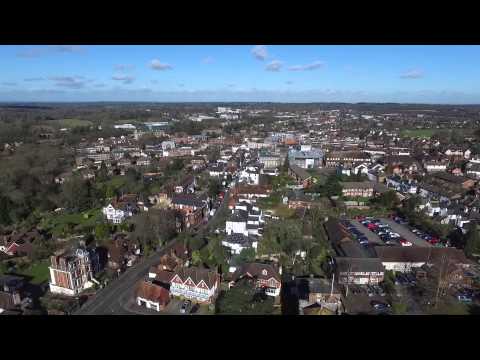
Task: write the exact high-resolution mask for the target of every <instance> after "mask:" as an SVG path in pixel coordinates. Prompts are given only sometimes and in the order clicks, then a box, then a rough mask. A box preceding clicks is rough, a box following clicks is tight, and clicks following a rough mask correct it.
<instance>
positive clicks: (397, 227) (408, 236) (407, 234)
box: [380, 218, 432, 247]
mask: <svg viewBox="0 0 480 360" xmlns="http://www.w3.org/2000/svg"><path fill="white" fill-rule="evenodd" d="M380 220H381V221H382V222H383V223H385V224H387V225H389V226H390V227H391V228H392V230H393V231H395V232H396V233H399V234H400V236H401V237H403V238H404V239H405V240H408V241H410V242H411V243H412V244H413V245H414V246H421V247H431V246H432V245H431V244H430V243H429V242H428V241H425V240H423V239H420V238H419V237H418V236H417V235H415V234H414V233H412V232H411V231H410V230H409V229H408V228H407V227H406V226H404V225H401V224H397V223H396V222H395V221H393V220H391V219H386V218H381V219H380Z"/></svg>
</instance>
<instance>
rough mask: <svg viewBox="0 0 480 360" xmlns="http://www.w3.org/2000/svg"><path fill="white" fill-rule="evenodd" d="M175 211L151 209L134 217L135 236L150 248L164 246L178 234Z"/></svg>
mask: <svg viewBox="0 0 480 360" xmlns="http://www.w3.org/2000/svg"><path fill="white" fill-rule="evenodd" d="M175 223H176V218H175V212H174V211H172V210H164V209H161V210H160V209H150V210H149V211H147V212H144V213H141V214H140V215H137V216H135V217H134V219H133V224H134V231H133V238H135V239H136V240H138V241H139V242H140V244H142V245H144V246H147V247H149V248H152V249H153V248H155V247H156V246H162V245H164V244H165V243H166V242H167V241H169V240H170V239H172V238H173V236H175V234H176V226H175Z"/></svg>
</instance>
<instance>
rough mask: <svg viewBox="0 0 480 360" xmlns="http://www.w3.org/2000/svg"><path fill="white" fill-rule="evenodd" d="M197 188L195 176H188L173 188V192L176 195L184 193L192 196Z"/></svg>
mask: <svg viewBox="0 0 480 360" xmlns="http://www.w3.org/2000/svg"><path fill="white" fill-rule="evenodd" d="M196 186H197V181H196V178H195V176H193V175H188V176H186V177H185V178H183V179H182V180H181V181H180V183H179V184H178V185H176V186H175V192H176V193H177V194H180V193H186V194H193V193H194V192H195V187H196Z"/></svg>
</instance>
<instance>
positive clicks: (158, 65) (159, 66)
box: [150, 59, 173, 71]
mask: <svg viewBox="0 0 480 360" xmlns="http://www.w3.org/2000/svg"><path fill="white" fill-rule="evenodd" d="M150 67H151V68H152V69H153V70H159V71H162V70H171V69H173V67H172V66H171V65H169V64H165V63H162V62H161V61H160V60H158V59H153V60H152V61H151V62H150Z"/></svg>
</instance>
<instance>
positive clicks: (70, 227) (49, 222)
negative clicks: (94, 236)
mask: <svg viewBox="0 0 480 360" xmlns="http://www.w3.org/2000/svg"><path fill="white" fill-rule="evenodd" d="M101 219H102V213H101V210H100V209H93V210H90V211H86V212H84V213H81V214H78V213H77V214H49V215H48V216H45V217H44V218H43V220H42V222H41V227H42V228H43V229H47V230H48V231H50V232H51V233H52V234H53V235H55V236H58V237H61V236H66V235H68V234H71V233H74V232H76V231H81V230H82V229H85V228H93V227H94V226H95V224H96V223H97V222H99V221H101Z"/></svg>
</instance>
